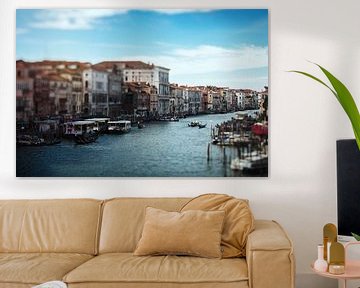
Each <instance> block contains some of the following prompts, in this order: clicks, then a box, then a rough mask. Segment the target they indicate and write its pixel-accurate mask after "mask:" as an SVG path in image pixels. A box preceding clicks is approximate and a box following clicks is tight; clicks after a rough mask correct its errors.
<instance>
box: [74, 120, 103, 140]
mask: <svg viewBox="0 0 360 288" xmlns="http://www.w3.org/2000/svg"><path fill="white" fill-rule="evenodd" d="M72 127H73V135H74V140H75V142H76V143H77V144H89V143H92V142H95V141H96V139H97V138H98V137H99V131H94V127H95V122H94V121H86V120H84V121H75V122H72Z"/></svg>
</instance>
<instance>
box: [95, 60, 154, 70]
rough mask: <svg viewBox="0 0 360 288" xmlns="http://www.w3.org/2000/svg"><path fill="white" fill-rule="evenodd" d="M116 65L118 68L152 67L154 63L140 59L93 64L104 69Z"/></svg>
mask: <svg viewBox="0 0 360 288" xmlns="http://www.w3.org/2000/svg"><path fill="white" fill-rule="evenodd" d="M114 65H116V66H117V67H118V68H125V69H126V68H127V69H149V70H150V69H154V67H155V65H154V64H146V63H144V62H142V61H103V62H100V63H97V64H95V65H93V66H96V67H104V68H105V69H112V68H113V67H114Z"/></svg>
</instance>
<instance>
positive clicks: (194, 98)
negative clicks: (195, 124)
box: [188, 87, 201, 115]
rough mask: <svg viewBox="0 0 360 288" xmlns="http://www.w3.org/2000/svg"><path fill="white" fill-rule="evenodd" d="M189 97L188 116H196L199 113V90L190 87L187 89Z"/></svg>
mask: <svg viewBox="0 0 360 288" xmlns="http://www.w3.org/2000/svg"><path fill="white" fill-rule="evenodd" d="M188 95H189V110H188V111H189V112H188V113H189V114H190V115H196V114H198V113H199V112H200V106H201V105H200V99H201V90H200V89H198V88H196V87H190V88H189V89H188Z"/></svg>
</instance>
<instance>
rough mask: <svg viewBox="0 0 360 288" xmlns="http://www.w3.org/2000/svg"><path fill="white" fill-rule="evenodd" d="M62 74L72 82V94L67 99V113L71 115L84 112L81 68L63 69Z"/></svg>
mask: <svg viewBox="0 0 360 288" xmlns="http://www.w3.org/2000/svg"><path fill="white" fill-rule="evenodd" d="M60 76H61V77H63V78H65V79H67V80H68V81H69V82H70V83H71V94H70V96H69V98H68V99H67V103H66V106H67V113H68V114H71V115H76V114H78V115H80V114H81V112H82V108H83V107H82V106H83V105H82V103H83V102H84V101H83V97H84V95H83V91H82V88H83V87H82V86H83V85H82V74H81V72H80V71H79V70H70V69H65V68H64V69H63V70H61V71H60Z"/></svg>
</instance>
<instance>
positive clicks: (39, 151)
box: [16, 114, 266, 177]
mask: <svg viewBox="0 0 360 288" xmlns="http://www.w3.org/2000/svg"><path fill="white" fill-rule="evenodd" d="M232 116H234V114H221V115H203V116H197V117H188V118H186V119H180V121H179V122H154V123H146V127H145V128H143V129H138V128H137V127H133V128H132V130H131V132H130V133H128V134H124V135H102V136H101V137H99V138H98V139H97V141H96V142H94V143H91V144H88V145H77V144H75V143H74V142H73V141H70V140H63V141H62V142H61V143H60V144H57V145H53V146H41V147H17V150H16V151H17V152H16V169H17V170H16V172H17V176H20V177H26V176H30V177H36V176H43V177H56V176H59V177H96V176H107V177H118V176H122V177H142V176H145V177H146V176H148V177H164V176H177V177H195V176H198V177H222V176H242V175H241V172H233V171H232V170H231V169H230V161H231V159H232V158H235V157H236V156H237V150H236V149H234V148H230V147H227V148H222V147H219V146H215V145H210V159H209V160H208V157H207V153H208V152H207V150H208V143H209V142H210V140H211V137H210V135H211V127H212V126H214V125H216V124H218V123H221V122H223V121H225V120H229V119H230V118H231V117H232ZM193 120H198V121H200V122H203V123H207V126H206V128H203V129H199V128H197V127H194V128H192V127H188V123H189V122H191V121H193ZM265 176H266V175H265Z"/></svg>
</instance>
